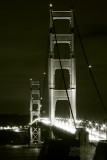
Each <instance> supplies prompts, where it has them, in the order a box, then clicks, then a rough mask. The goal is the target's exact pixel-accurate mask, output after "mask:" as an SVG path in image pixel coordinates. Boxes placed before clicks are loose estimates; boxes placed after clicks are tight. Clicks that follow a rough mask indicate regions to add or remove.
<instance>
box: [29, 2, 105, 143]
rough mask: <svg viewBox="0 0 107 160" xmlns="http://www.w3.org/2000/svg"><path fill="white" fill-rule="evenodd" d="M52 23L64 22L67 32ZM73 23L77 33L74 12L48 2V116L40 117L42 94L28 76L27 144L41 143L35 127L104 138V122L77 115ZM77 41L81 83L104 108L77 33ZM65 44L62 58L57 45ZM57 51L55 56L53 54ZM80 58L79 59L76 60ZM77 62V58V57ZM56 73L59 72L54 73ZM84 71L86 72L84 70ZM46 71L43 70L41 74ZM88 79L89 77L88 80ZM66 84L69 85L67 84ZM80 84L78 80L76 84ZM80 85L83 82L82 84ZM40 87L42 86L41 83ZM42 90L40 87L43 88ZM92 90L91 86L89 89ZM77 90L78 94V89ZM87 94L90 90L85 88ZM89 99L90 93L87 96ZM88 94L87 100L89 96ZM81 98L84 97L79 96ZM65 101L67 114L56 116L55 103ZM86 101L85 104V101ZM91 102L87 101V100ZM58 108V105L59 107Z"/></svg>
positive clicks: (59, 46) (89, 139)
mask: <svg viewBox="0 0 107 160" xmlns="http://www.w3.org/2000/svg"><path fill="white" fill-rule="evenodd" d="M56 22H59V23H60V22H61V24H62V23H63V22H64V23H63V25H62V26H61V30H62V28H63V27H64V25H65V22H67V24H68V28H67V29H68V33H57V32H58V30H57V29H56ZM74 22H75V24H76V27H77V32H78V34H79V30H78V26H77V23H76V20H75V15H74V11H73V10H71V11H53V9H52V6H51V5H50V30H49V31H50V43H49V53H48V58H47V61H48V101H49V117H43V116H41V108H42V107H43V104H42V98H43V93H42V94H41V91H40V84H39V81H35V80H33V79H30V84H31V97H30V123H29V125H30V144H31V145H32V144H36V143H39V142H41V129H40V127H38V126H39V124H40V126H41V125H42V126H47V127H48V128H49V129H50V137H51V138H55V135H54V132H53V131H54V129H56V130H59V131H60V132H63V133H64V134H68V135H70V134H71V135H75V137H76V136H77V137H76V138H77V139H78V135H77V131H78V130H80V129H81V130H83V132H84V135H85V136H86V137H87V139H88V141H89V142H95V143H96V142H98V141H99V140H106V123H102V124H99V123H98V122H92V121H88V120H85V121H83V120H82V119H79V118H78V117H77V109H76V108H77V107H76V106H77V102H76V100H77V98H78V97H77V98H76V95H79V94H77V87H78V86H77V84H76V81H77V78H76V75H77V73H76V66H77V65H76V60H77V59H76V57H77V56H76V54H75V52H74ZM79 38H80V44H81V46H82V49H83V56H84V59H85V61H86V62H85V63H86V68H87V71H88V76H89V75H90V77H91V78H89V77H87V74H86V80H87V81H89V82H88V83H84V87H85V89H87V86H88V85H89V84H90V83H91V84H92V85H93V86H94V89H95V90H96V93H97V94H98V97H99V101H100V103H101V105H102V106H103V109H105V106H104V103H103V101H102V97H101V95H100V93H99V90H98V88H97V85H96V82H95V79H94V76H93V73H92V70H91V69H92V66H91V65H90V64H89V62H88V59H87V56H86V54H85V50H84V47H83V44H82V40H81V37H80V34H79ZM64 45H66V46H67V47H68V49H67V56H66V57H65V58H64V56H62V52H63V49H62V50H61V51H60V49H61V47H62V48H63V46H64ZM56 54H57V55H56ZM80 61H81V60H80ZM77 62H78V60H77ZM65 70H66V71H67V73H68V76H67V77H66V76H65ZM57 71H60V73H61V79H60V78H58V79H59V81H62V83H63V87H59V88H58V89H57V87H56V79H57V78H56V77H55V76H56V73H57ZM58 73H59V72H58ZM84 73H86V72H84ZM44 74H46V72H45V73H44ZM90 79H91V80H90ZM68 83H69V84H68ZM80 84H82V83H80ZM82 85H83V84H82ZM43 87H44V86H43ZM43 90H44V89H43ZM91 90H92V88H91ZM78 93H80V94H81V92H80V91H78ZM89 94H92V93H90V91H89ZM90 96H91V97H92V98H93V95H90ZM90 96H88V99H89V98H90ZM83 98H84V100H85V97H83ZM59 101H60V102H61V105H62V103H63V102H67V103H66V104H67V105H68V107H66V106H65V109H64V110H63V112H66V110H68V116H65V117H64V116H63V117H61V116H56V105H57V108H58V107H59V106H58V102H59ZM86 103H89V102H88V101H87V102H86ZM90 105H91V102H90ZM60 108H61V107H60Z"/></svg>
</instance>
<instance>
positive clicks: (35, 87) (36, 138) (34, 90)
mask: <svg viewBox="0 0 107 160" xmlns="http://www.w3.org/2000/svg"><path fill="white" fill-rule="evenodd" d="M30 84H31V86H30V89H31V97H30V146H32V145H34V144H39V143H40V140H41V132H40V128H38V126H37V123H36V122H37V120H39V119H40V109H41V102H40V86H39V81H33V80H32V79H30ZM34 122H35V123H34Z"/></svg>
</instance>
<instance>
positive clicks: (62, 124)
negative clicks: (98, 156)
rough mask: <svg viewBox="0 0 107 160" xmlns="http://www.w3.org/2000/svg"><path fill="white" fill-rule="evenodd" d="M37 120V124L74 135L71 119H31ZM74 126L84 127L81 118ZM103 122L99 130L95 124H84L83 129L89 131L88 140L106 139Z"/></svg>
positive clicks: (74, 130)
mask: <svg viewBox="0 0 107 160" xmlns="http://www.w3.org/2000/svg"><path fill="white" fill-rule="evenodd" d="M36 122H38V124H41V125H42V126H45V127H48V128H50V129H51V130H53V131H56V130H57V131H60V133H61V132H63V133H64V134H65V135H69V136H70V135H75V133H76V129H75V127H74V124H73V121H71V120H70V119H63V118H56V119H55V122H54V124H51V123H50V121H49V118H41V119H36V120H34V121H33V123H32V124H34V123H36ZM76 127H77V129H78V128H84V127H83V124H82V120H77V121H76ZM104 127H105V126H104V124H103V125H102V127H101V128H102V129H103V130H99V128H95V126H92V127H89V125H88V124H87V126H85V128H84V129H85V131H87V132H88V133H89V141H90V142H95V143H96V142H98V141H99V140H106V129H105V130H104Z"/></svg>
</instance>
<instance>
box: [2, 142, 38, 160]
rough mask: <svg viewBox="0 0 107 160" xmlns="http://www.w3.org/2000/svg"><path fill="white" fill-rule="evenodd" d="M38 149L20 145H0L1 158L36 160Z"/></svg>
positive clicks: (7, 159) (6, 159) (5, 159)
mask: <svg viewBox="0 0 107 160" xmlns="http://www.w3.org/2000/svg"><path fill="white" fill-rule="evenodd" d="M39 152H40V149H38V148H29V147H28V146H22V145H1V146H0V159H1V160H10V159H11V160H13V159H14V160H36V159H37V157H38V155H39Z"/></svg>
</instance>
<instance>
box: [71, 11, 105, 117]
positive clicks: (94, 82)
mask: <svg viewBox="0 0 107 160" xmlns="http://www.w3.org/2000/svg"><path fill="white" fill-rule="evenodd" d="M74 22H75V25H76V28H77V33H78V36H79V40H80V44H81V47H82V50H83V54H84V57H85V60H86V63H87V66H88V69H89V73H90V75H91V78H92V81H93V84H94V86H95V89H96V91H97V94H98V96H99V99H100V102H101V104H102V107H103V109H104V111H105V113H106V118H107V109H106V107H105V105H104V102H103V99H102V96H101V94H100V92H99V89H98V86H97V84H96V81H95V79H94V75H93V73H92V70H91V66H90V64H89V62H88V58H87V55H86V52H85V49H84V46H83V42H82V39H81V35H80V32H79V28H78V25H77V22H76V18H75V14H74Z"/></svg>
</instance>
